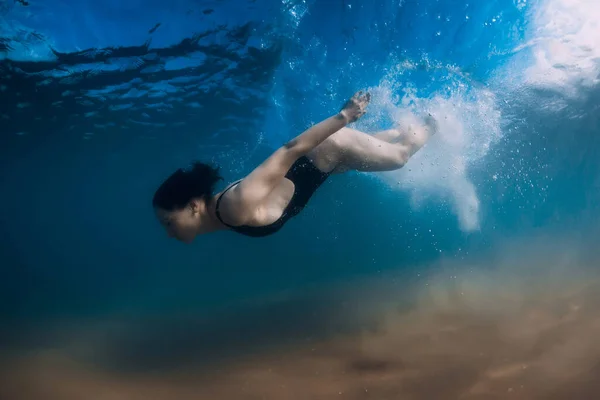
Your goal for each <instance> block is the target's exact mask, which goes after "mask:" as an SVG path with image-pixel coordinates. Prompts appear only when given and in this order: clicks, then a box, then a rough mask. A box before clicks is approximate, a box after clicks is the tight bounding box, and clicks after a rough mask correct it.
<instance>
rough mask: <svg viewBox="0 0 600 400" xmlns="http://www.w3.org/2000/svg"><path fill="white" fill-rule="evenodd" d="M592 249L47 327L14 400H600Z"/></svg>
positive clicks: (8, 368)
mask: <svg viewBox="0 0 600 400" xmlns="http://www.w3.org/2000/svg"><path fill="white" fill-rule="evenodd" d="M578 247H579V246H578V244H577V243H572V242H571V243H569V242H568V241H565V240H561V241H556V240H551V239H548V238H542V239H539V238H538V239H537V240H535V241H534V240H531V241H528V242H526V243H525V242H523V241H515V243H512V244H510V245H506V246H503V247H502V249H499V250H498V251H497V252H496V253H495V255H491V256H490V257H489V259H486V258H482V259H481V260H479V261H471V262H469V263H468V265H467V262H466V261H465V262H462V263H458V262H456V261H453V262H447V261H445V262H441V263H440V265H436V266H434V267H432V268H430V269H428V272H423V273H419V277H418V278H417V272H415V271H412V272H404V273H400V272H398V273H393V272H390V273H389V274H388V275H386V276H379V277H377V278H368V279H365V278H363V279H357V280H355V281H354V282H351V283H348V282H347V283H345V284H343V285H340V286H339V287H337V288H331V287H330V288H321V289H310V290H307V291H305V292H304V293H303V294H289V293H287V294H282V295H281V296H278V297H276V298H272V299H269V300H264V301H262V302H255V303H253V304H252V305H251V306H246V307H247V308H246V310H245V311H244V312H239V311H238V312H237V313H236V312H232V313H230V314H227V315H226V316H222V317H221V318H220V319H213V320H210V319H205V320H203V322H198V321H196V320H194V317H193V316H189V315H188V316H180V317H177V319H172V318H171V319H168V318H167V317H165V318H164V319H161V318H159V317H155V318H153V319H151V321H149V320H145V321H140V320H136V321H133V320H132V319H131V318H129V319H128V318H116V317H115V318H113V319H107V320H106V321H98V320H94V321H68V322H65V321H62V322H54V323H52V324H50V323H48V324H47V326H46V327H45V328H44V327H37V328H36V329H33V328H30V329H29V331H28V332H25V330H23V334H22V335H17V336H19V339H20V340H19V341H18V344H17V343H16V342H15V343H13V344H11V345H10V346H5V347H6V348H5V350H3V351H2V358H1V361H0V398H1V399H7V400H29V399H31V400H37V399H39V400H63V399H64V400H81V399H89V400H121V399H123V400H138V399H139V400H167V399H169V400H170V399H178V400H187V399H278V400H287V399H298V400H300V399H302V400H305V399H378V400H384V399H403V400H421V399H423V400H425V399H428V400H431V399H444V400H448V399H465V400H475V399H547V400H554V399H582V400H583V399H585V400H587V399H590V400H591V399H598V398H600V379H599V377H600V290H599V289H600V270H599V269H598V268H597V263H595V262H594V260H595V259H596V257H595V256H594V255H593V254H592V255H590V252H587V253H586V255H585V256H583V255H582V254H583V253H582V251H581V249H579V248H578ZM486 260H487V261H486ZM319 293H320V294H319ZM236 315H237V316H239V318H236ZM23 329H25V328H23ZM208 330H210V332H212V333H207V331H208ZM157 332H158V333H157Z"/></svg>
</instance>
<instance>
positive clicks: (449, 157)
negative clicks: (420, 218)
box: [358, 62, 502, 231]
mask: <svg viewBox="0 0 600 400" xmlns="http://www.w3.org/2000/svg"><path fill="white" fill-rule="evenodd" d="M415 68H416V65H415V64H413V63H410V62H403V63H400V64H398V65H397V66H396V67H395V68H393V69H392V70H391V72H390V73H389V74H388V75H387V76H386V77H384V79H383V80H382V81H381V83H380V85H379V86H378V87H376V88H372V89H371V91H372V93H373V103H372V104H371V112H370V113H369V114H367V116H366V117H365V118H364V120H361V121H360V123H359V124H358V127H359V128H361V129H364V130H365V131H367V132H372V131H373V130H374V129H373V128H374V127H375V126H379V127H380V126H381V125H380V123H379V121H381V120H391V121H394V122H395V123H398V124H399V126H400V127H402V126H406V125H408V124H419V123H421V122H420V120H421V117H422V115H424V114H425V113H427V112H429V113H431V114H432V115H434V116H435V117H436V118H437V120H438V126H439V130H438V132H437V133H436V135H435V136H434V137H433V138H432V139H430V141H429V142H428V143H427V144H426V146H425V147H424V148H423V149H422V150H421V151H419V152H417V153H416V154H415V155H414V156H413V157H412V158H411V159H410V161H409V163H408V164H407V165H406V166H405V167H404V168H402V169H400V170H397V171H391V172H383V173H379V174H378V175H379V176H380V177H381V178H382V179H383V180H384V181H385V182H387V183H389V184H390V185H391V186H392V187H395V188H397V189H399V190H403V191H409V192H410V194H411V199H412V205H413V207H414V208H415V209H418V208H419V207H421V206H422V205H424V204H425V202H426V201H431V202H439V201H440V199H447V200H448V201H449V202H450V204H451V206H452V209H453V211H454V212H455V214H456V215H457V218H458V223H459V225H460V227H461V229H463V230H464V231H473V230H476V229H478V228H479V223H480V218H479V206H480V204H479V203H480V201H479V197H478V195H477V191H476V188H475V187H474V185H473V183H472V182H471V180H470V179H469V176H468V171H467V167H468V166H469V165H471V164H472V163H474V162H475V161H477V160H479V159H481V158H482V157H485V155H486V154H487V153H488V151H489V149H490V146H491V145H492V144H493V143H495V142H497V141H498V140H499V139H500V138H501V136H502V132H501V129H500V111H499V109H498V107H497V105H496V100H495V97H494V95H493V93H492V92H490V91H489V90H487V89H485V88H476V87H475V86H474V85H472V84H470V83H469V82H468V80H466V79H465V78H464V77H463V75H462V74H460V72H459V71H458V70H456V69H455V68H451V67H448V66H439V65H438V66H432V67H431V68H433V69H444V70H445V75H446V76H447V78H446V79H447V82H445V83H444V85H443V86H444V89H443V92H444V93H441V92H440V93H436V94H434V95H433V96H429V97H427V98H419V97H418V95H417V94H416V92H417V89H416V88H415V86H414V84H407V83H406V82H405V78H404V77H403V75H404V74H405V73H406V72H407V71H411V70H414V69H415Z"/></svg>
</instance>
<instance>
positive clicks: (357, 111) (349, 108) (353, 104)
mask: <svg viewBox="0 0 600 400" xmlns="http://www.w3.org/2000/svg"><path fill="white" fill-rule="evenodd" d="M370 101H371V94H370V93H369V92H363V91H362V90H361V91H358V92H356V93H355V94H354V96H352V97H351V98H350V99H349V100H348V101H347V102H346V103H345V104H344V107H342V111H340V114H341V115H342V116H343V117H344V118H345V119H346V121H348V123H350V122H354V121H356V120H358V119H359V118H360V117H362V116H363V115H364V114H365V113H366V112H367V105H368V104H369V102H370Z"/></svg>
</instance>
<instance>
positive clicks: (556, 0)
mask: <svg viewBox="0 0 600 400" xmlns="http://www.w3.org/2000/svg"><path fill="white" fill-rule="evenodd" d="M528 19H529V20H530V22H529V31H528V35H527V36H528V38H527V42H526V43H524V44H523V45H521V46H519V47H517V48H516V49H515V53H514V57H513V60H512V61H511V62H509V63H508V64H507V65H505V66H503V67H500V68H499V69H498V70H497V71H496V72H495V73H494V74H492V78H491V79H490V82H489V83H488V85H486V86H485V87H483V86H482V85H474V84H473V83H472V82H469V80H468V79H466V78H465V77H464V75H463V74H461V73H460V71H459V70H458V69H456V68H452V67H450V66H439V65H438V66H435V65H432V64H431V63H429V62H425V64H426V65H427V66H428V67H429V68H430V69H435V68H438V69H439V68H445V69H446V76H447V77H446V78H445V79H446V80H447V82H445V83H444V85H443V89H442V90H441V91H439V92H435V93H434V94H433V95H429V96H427V97H423V98H419V97H418V95H417V94H416V93H417V90H416V88H415V84H412V85H408V86H407V84H406V82H405V81H406V79H405V78H404V75H405V73H406V72H407V71H411V70H414V69H415V68H416V67H415V65H414V64H413V63H411V62H403V63H400V64H398V65H397V66H396V68H394V69H393V70H392V72H390V73H389V74H388V76H386V77H384V78H383V79H382V81H381V83H380V85H379V86H378V87H376V88H373V89H372V90H373V92H374V94H375V96H374V102H373V105H372V106H373V107H372V110H371V114H370V115H369V116H368V117H367V118H365V121H362V122H361V123H360V125H361V126H362V127H363V128H364V129H365V130H367V131H373V129H372V127H373V126H375V121H376V120H377V119H381V118H382V117H385V118H386V119H391V120H393V121H396V122H404V123H415V121H418V120H417V118H418V117H419V116H421V115H423V114H424V113H426V112H430V113H432V114H433V115H435V116H436V117H437V118H438V121H439V128H440V129H439V132H438V134H437V135H436V136H435V137H434V138H432V139H431V140H430V142H429V143H428V144H427V145H426V146H425V147H424V148H423V149H422V150H421V151H419V152H418V153H417V154H416V155H415V156H414V157H413V158H412V159H411V160H410V162H409V163H408V164H407V166H406V167H405V168H403V169H401V170H398V171H393V172H385V173H381V174H378V175H379V176H380V177H381V178H382V179H383V180H384V181H385V182H387V183H388V184H390V185H391V186H392V187H395V188H397V189H398V190H402V191H408V192H409V193H410V194H411V198H412V204H413V207H414V208H415V209H418V208H419V207H420V206H422V205H424V204H425V203H426V202H430V204H431V203H433V204H435V203H440V202H441V201H443V200H449V201H450V204H451V206H452V209H453V212H454V213H455V214H456V217H457V221H458V224H459V226H460V228H461V229H462V230H463V231H466V232H469V231H474V230H477V229H478V228H479V227H480V224H481V215H480V199H479V195H478V193H477V189H476V187H475V186H474V185H473V183H472V181H471V180H470V178H469V173H468V168H469V166H471V165H473V163H475V162H477V161H479V160H481V159H482V158H484V157H485V156H486V155H487V154H488V152H489V149H490V147H491V146H492V145H493V144H495V143H497V142H498V141H499V140H500V139H501V138H502V137H503V135H504V132H503V130H502V127H503V126H505V124H504V123H503V122H507V121H503V118H504V117H503V115H502V106H501V105H504V104H502V103H501V102H499V100H498V99H497V97H496V93H503V95H504V96H506V94H507V91H508V93H509V94H510V93H513V96H514V98H518V97H519V96H520V95H521V94H522V93H524V90H525V92H527V93H528V96H529V97H527V100H526V102H527V104H526V105H527V107H528V109H529V108H531V110H532V111H533V112H535V111H536V110H550V111H552V110H556V109H561V108H564V107H565V106H566V104H567V103H568V102H569V101H572V100H577V99H581V98H582V97H583V96H584V95H585V91H586V90H589V89H591V88H594V87H596V86H597V84H598V82H599V80H600V79H599V77H600V62H599V61H598V60H599V59H600V42H599V41H598V40H597V38H598V37H600V22H598V21H600V3H598V2H596V1H594V0H540V1H537V2H536V3H534V4H532V5H531V7H530V9H529V15H528ZM419 64H421V65H422V64H423V61H420V62H419ZM529 89H543V90H546V91H550V92H551V93H554V94H555V95H556V96H554V97H545V98H544V99H541V98H539V95H536V94H535V92H531V90H529ZM509 97H510V96H509ZM520 100H521V101H523V99H522V98H521V99H520ZM369 128H371V129H369ZM494 178H495V177H494V176H493V175H492V176H490V179H494Z"/></svg>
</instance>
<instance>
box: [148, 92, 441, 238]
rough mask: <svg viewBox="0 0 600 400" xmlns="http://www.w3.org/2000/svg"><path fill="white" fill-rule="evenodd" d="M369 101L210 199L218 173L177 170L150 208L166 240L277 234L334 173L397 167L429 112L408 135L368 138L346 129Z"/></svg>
mask: <svg viewBox="0 0 600 400" xmlns="http://www.w3.org/2000/svg"><path fill="white" fill-rule="evenodd" d="M370 99H371V96H370V94H369V93H363V92H362V91H360V92H358V93H356V94H355V95H354V96H353V97H352V98H351V99H350V100H348V101H347V102H346V104H345V105H344V106H343V107H342V110H341V111H340V112H339V113H337V114H336V115H334V116H331V117H329V118H327V119H326V120H324V121H322V122H320V123H318V124H316V125H314V126H312V127H311V128H309V129H308V130H306V131H305V132H303V133H302V134H300V135H299V136H297V137H296V138H294V139H292V140H291V141H289V142H288V143H286V144H285V145H284V146H282V147H281V148H279V149H278V150H276V151H275V152H274V153H273V154H272V155H271V156H270V157H269V158H267V159H266V160H265V161H264V162H263V163H262V164H260V165H259V166H258V167H257V168H256V169H254V170H253V171H252V172H251V173H250V174H249V175H248V176H246V177H245V178H243V179H241V180H239V181H237V182H235V183H233V184H231V185H230V186H228V187H227V188H226V189H225V190H223V191H222V192H220V193H217V194H214V193H213V190H214V187H215V185H216V183H217V182H218V181H219V180H221V179H222V178H221V177H220V176H219V174H218V170H217V169H215V168H213V167H211V166H209V165H207V164H203V163H198V162H197V163H194V164H193V166H192V167H191V168H189V169H187V170H183V169H178V170H177V171H176V172H175V173H173V174H172V175H171V176H170V177H169V178H168V179H167V180H166V181H165V182H164V183H163V184H162V185H161V186H160V187H159V188H158V190H157V191H156V193H155V195H154V198H153V201H152V204H153V206H154V210H155V212H156V215H157V217H158V219H159V220H160V222H161V224H162V225H163V226H164V227H165V229H166V231H167V233H168V234H169V236H170V237H175V238H176V239H178V240H180V241H182V242H185V243H190V242H192V240H193V239H194V238H195V237H196V236H197V235H200V234H204V233H209V232H214V231H218V230H222V229H229V230H232V231H234V232H237V233H240V234H243V235H247V236H254V237H261V236H267V235H271V234H273V233H275V232H277V231H279V230H280V229H281V228H282V227H283V226H284V225H285V223H286V222H287V221H289V219H290V218H292V217H294V216H295V215H297V214H298V213H299V212H300V211H301V210H302V209H303V208H304V206H306V204H307V203H308V201H309V199H310V197H311V196H312V195H313V193H314V192H315V191H316V190H317V189H318V188H319V186H321V184H323V182H325V180H327V178H328V177H329V176H330V175H331V174H334V173H342V172H346V171H350V170H356V171H371V172H373V171H391V170H395V169H399V168H402V167H403V166H404V164H406V162H407V161H408V159H409V158H410V157H411V156H412V155H413V154H415V153H416V152H417V150H419V149H420V148H421V147H422V146H423V145H424V144H425V142H426V141H427V140H428V139H429V137H430V136H431V135H432V134H433V133H435V129H436V124H435V121H434V119H433V118H432V117H431V115H429V116H428V118H426V124H425V125H423V126H411V127H409V129H408V131H407V132H402V131H401V130H400V129H390V130H387V131H383V132H379V133H377V134H375V135H368V134H366V133H363V132H359V131H357V130H354V129H349V128H346V127H345V126H346V125H348V124H349V123H351V122H355V121H356V120H358V119H359V118H360V117H361V116H362V115H363V114H364V113H365V110H366V107H367V105H368V103H369V101H370Z"/></svg>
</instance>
